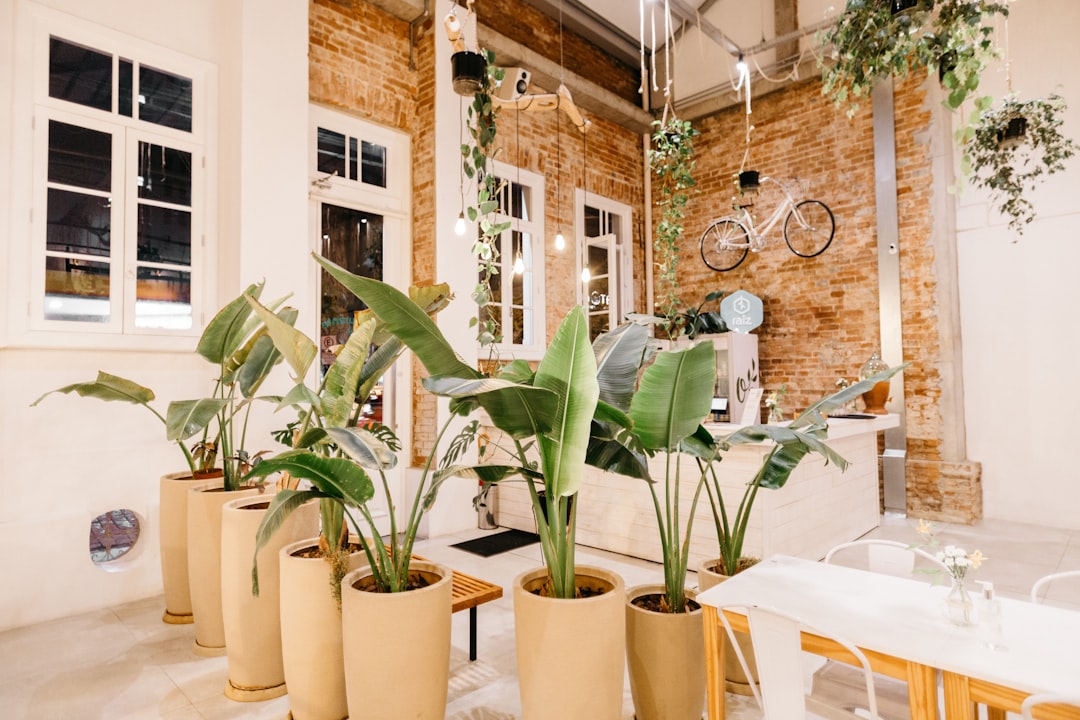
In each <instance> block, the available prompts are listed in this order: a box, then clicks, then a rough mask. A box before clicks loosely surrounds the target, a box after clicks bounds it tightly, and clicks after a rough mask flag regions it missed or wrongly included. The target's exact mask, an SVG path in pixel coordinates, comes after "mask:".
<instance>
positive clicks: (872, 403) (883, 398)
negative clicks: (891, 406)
mask: <svg viewBox="0 0 1080 720" xmlns="http://www.w3.org/2000/svg"><path fill="white" fill-rule="evenodd" d="M862 398H863V402H864V403H866V409H865V410H864V412H867V413H869V414H871V415H887V414H888V413H889V411H888V410H886V409H885V403H887V402H888V401H889V381H888V380H883V381H881V382H879V383H875V384H874V387H872V388H870V389H869V390H867V391H866V392H864V393H863V394H862Z"/></svg>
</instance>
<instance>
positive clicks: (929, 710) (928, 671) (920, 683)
mask: <svg viewBox="0 0 1080 720" xmlns="http://www.w3.org/2000/svg"><path fill="white" fill-rule="evenodd" d="M907 684H908V704H909V705H910V706H911V720H937V678H936V677H935V676H934V668H932V667H930V666H928V665H919V664H918V663H912V662H909V663H908V664H907Z"/></svg>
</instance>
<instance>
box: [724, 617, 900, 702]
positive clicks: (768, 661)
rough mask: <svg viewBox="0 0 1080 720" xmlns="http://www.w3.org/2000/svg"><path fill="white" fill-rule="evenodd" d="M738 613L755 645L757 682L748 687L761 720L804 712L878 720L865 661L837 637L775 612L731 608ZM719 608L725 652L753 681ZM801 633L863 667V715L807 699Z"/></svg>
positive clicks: (850, 645)
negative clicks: (831, 646)
mask: <svg viewBox="0 0 1080 720" xmlns="http://www.w3.org/2000/svg"><path fill="white" fill-rule="evenodd" d="M731 607H732V609H737V610H738V611H740V612H745V613H746V616H747V618H748V620H749V623H750V638H751V640H752V641H753V644H754V655H755V657H756V658H757V669H758V681H757V684H755V683H754V682H753V680H751V681H750V688H751V690H752V691H753V694H754V698H755V699H756V700H757V702H758V705H760V706H761V709H762V712H763V713H764V715H765V720H795V719H796V718H805V717H806V716H807V715H806V711H807V707H808V706H809V707H810V709H811V710H812V711H814V712H815V713H818V714H824V715H825V717H828V718H859V719H860V720H864V719H865V718H869V720H880V719H879V716H878V713H877V696H876V693H875V691H874V673H873V671H871V669H870V662H869V661H868V660H867V659H866V656H865V655H864V654H863V652H862V651H861V650H859V648H857V647H855V646H854V645H853V644H851V643H850V642H848V641H847V640H844V639H843V638H839V637H836V636H835V635H833V634H832V633H828V632H825V631H823V630H821V629H820V628H817V627H814V626H812V625H809V624H807V623H806V622H804V621H802V620H800V619H799V618H797V617H794V616H792V615H788V614H787V613H784V612H781V611H779V610H776V609H774V608H769V607H763V606H760V605H754V606H750V607H743V606H731ZM723 610H724V608H722V607H721V608H718V614H719V616H720V620H721V621H722V622H723V624H724V630H725V631H726V632H727V636H728V648H729V650H733V651H734V652H735V655H736V657H737V658H738V660H739V664H740V665H742V667H743V670H744V671H746V674H747V677H748V678H749V677H752V675H751V673H750V672H749V668H748V667H747V663H746V658H745V657H744V655H743V653H742V650H741V649H740V648H739V643H738V642H737V641H736V640H735V631H734V630H733V629H732V627H731V624H730V622H729V621H728V619H727V616H725V615H724V613H723ZM803 630H806V631H808V632H811V633H813V634H815V635H819V636H821V637H824V638H828V639H830V640H833V641H834V642H836V643H838V644H839V645H841V646H843V647H844V649H846V650H847V651H848V652H850V653H851V654H852V655H853V656H854V657H855V658H856V659H857V660H858V661H859V663H860V664H861V665H862V677H863V682H864V684H865V688H866V703H867V705H866V706H867V708H868V710H869V713H868V714H859V715H856V714H855V713H849V712H838V711H837V710H836V709H835V708H832V707H819V706H818V705H817V703H815V702H814V701H813V699H812V698H809V697H807V695H806V680H805V678H806V673H805V672H804V670H803V651H802V643H801V638H800V633H801V632H802V631H803Z"/></svg>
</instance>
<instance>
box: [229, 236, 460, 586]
mask: <svg viewBox="0 0 1080 720" xmlns="http://www.w3.org/2000/svg"><path fill="white" fill-rule="evenodd" d="M315 259H316V261H317V262H318V263H319V264H320V265H322V266H323V268H324V269H326V271H327V272H329V273H330V274H331V275H332V276H333V277H334V278H335V279H336V280H338V281H339V282H340V283H341V284H342V285H344V286H345V287H346V288H347V289H348V290H350V291H351V292H353V293H354V294H356V295H357V296H358V297H360V298H361V299H362V300H363V301H364V302H365V304H367V305H368V306H369V307H370V308H374V307H378V308H379V311H378V313H376V312H373V311H371V310H369V311H366V312H365V313H363V314H362V316H361V317H360V318H359V319H358V322H357V324H356V328H355V329H354V330H353V333H352V335H351V336H350V338H349V341H348V342H347V343H346V344H345V346H344V347H343V348H342V349H341V350H340V352H339V353H338V354H337V356H336V357H335V359H334V363H333V364H332V365H331V367H330V368H329V370H328V371H327V372H326V374H325V375H324V377H323V379H322V381H321V382H320V383H319V385H318V387H316V388H311V387H308V386H307V385H306V384H305V383H304V378H305V377H306V376H307V375H308V374H309V370H310V368H311V364H312V363H313V361H314V359H315V357H316V353H315V352H314V351H313V349H314V348H315V343H314V341H313V340H311V339H310V338H309V337H307V336H306V335H304V334H303V333H302V332H300V331H299V330H297V329H295V328H294V327H292V326H291V325H290V324H288V323H285V322H282V321H281V320H280V319H279V318H277V317H276V316H275V315H274V313H272V312H271V311H270V309H269V308H266V307H263V306H262V305H260V304H259V303H258V301H257V300H255V299H254V298H250V299H249V300H248V303H249V305H250V306H251V308H252V309H253V310H254V312H255V313H256V315H258V317H259V318H260V319H262V321H263V322H264V323H265V324H266V327H267V329H268V336H269V337H270V338H272V340H273V343H274V346H275V348H277V349H278V351H280V352H281V354H282V355H283V356H284V358H285V360H286V362H287V363H288V364H289V367H290V368H291V369H292V371H293V373H294V380H295V381H296V383H297V384H296V386H295V387H294V388H293V389H292V390H290V391H289V392H288V393H287V394H286V395H285V397H284V398H283V399H282V400H281V402H280V404H279V408H284V407H292V408H293V409H294V410H295V411H296V412H297V415H298V425H297V426H296V427H295V429H294V431H293V433H292V435H293V437H294V440H293V449H292V450H289V451H287V452H283V453H280V454H278V455H277V456H275V457H273V458H271V459H268V460H264V461H263V462H261V463H259V464H258V465H256V466H255V467H254V468H253V469H252V470H251V473H250V475H249V477H266V476H267V475H269V474H272V473H275V472H279V471H287V472H288V473H289V474H290V475H291V476H292V477H294V478H297V479H305V480H308V481H309V482H310V483H311V485H312V488H311V489H310V490H283V491H281V492H279V493H278V497H277V498H276V499H275V501H274V504H272V505H271V508H270V510H269V511H268V512H267V514H266V516H265V517H264V519H263V522H262V525H261V526H260V528H259V531H258V535H257V541H256V542H257V545H258V547H262V546H263V545H264V544H265V543H266V542H268V541H269V539H270V537H271V536H272V535H273V533H274V532H275V531H276V530H277V528H279V527H280V526H281V524H282V522H284V519H285V518H286V517H287V516H288V514H289V513H291V512H293V511H294V510H296V509H297V508H298V507H300V505H302V504H303V503H304V502H307V501H309V500H318V501H319V503H320V515H321V520H322V525H321V532H322V535H321V538H320V543H319V547H320V550H321V551H322V553H323V554H324V556H325V557H326V558H327V559H328V560H330V561H331V566H332V568H333V573H335V574H340V575H344V573H345V571H346V565H345V564H344V563H343V562H341V561H340V560H341V558H342V557H343V555H344V553H345V550H346V548H347V546H348V537H347V533H346V532H345V530H346V525H345V521H346V520H348V522H349V523H351V524H352V526H353V528H354V530H355V533H356V536H357V537H356V539H355V542H359V544H360V545H361V547H362V548H363V551H364V553H365V555H366V557H367V561H368V564H369V565H370V567H371V569H372V575H373V577H374V581H375V585H376V586H377V587H378V588H379V590H380V591H381V592H403V591H404V590H405V589H406V588H407V584H408V573H409V563H410V560H411V555H412V546H413V542H414V541H415V539H416V533H417V531H418V530H419V525H420V520H421V519H422V516H423V513H424V512H426V510H427V509H429V508H430V507H431V505H432V504H433V503H434V499H435V498H434V495H435V493H436V492H437V491H438V487H437V485H436V484H434V483H432V482H430V479H431V473H430V463H431V460H430V458H429V461H428V467H426V468H425V470H424V475H423V477H422V479H421V481H420V485H419V488H418V491H417V494H416V496H415V498H414V499H413V503H412V509H411V511H410V513H409V514H408V516H407V518H406V521H405V526H404V527H403V528H402V529H401V532H400V533H399V531H398V525H397V512H396V510H395V508H394V503H393V497H392V496H391V493H390V485H389V482H388V480H387V477H386V471H387V470H389V469H391V468H393V467H394V466H395V465H396V463H397V455H396V453H397V452H399V451H400V450H401V443H400V441H399V440H398V438H397V436H396V435H395V434H394V433H393V431H392V430H391V429H390V428H388V427H386V426H384V425H380V424H377V423H373V424H368V425H365V426H364V427H358V426H357V423H358V421H359V412H360V407H361V404H360V403H357V402H356V400H357V398H366V397H367V396H368V395H370V393H371V390H372V388H373V387H374V385H375V383H376V382H377V381H378V379H379V378H380V377H382V376H383V374H384V373H386V372H388V371H389V369H390V366H391V365H392V364H393V362H394V361H395V360H396V359H397V357H398V356H399V355H400V354H401V353H402V352H403V351H404V350H405V345H404V344H403V343H402V342H401V341H400V340H399V339H398V338H397V337H396V336H395V335H394V334H393V329H394V328H395V327H400V326H405V327H410V328H412V327H415V328H418V329H419V335H420V339H419V340H418V341H417V342H418V344H419V345H420V346H421V347H425V348H431V350H430V352H434V353H438V352H439V351H440V350H441V349H442V348H441V346H437V343H436V344H435V345H433V341H432V339H431V337H430V334H431V333H435V334H438V328H436V327H435V324H434V322H433V321H432V320H431V318H430V317H429V316H428V313H434V312H438V311H439V310H441V309H442V308H443V307H445V306H446V304H447V302H448V299H449V294H450V292H449V288H448V287H447V286H446V285H434V286H428V287H423V288H412V289H411V290H410V294H411V296H412V297H411V298H410V297H408V296H406V295H404V294H402V293H401V292H399V291H397V290H395V289H393V288H391V287H390V286H389V285H385V284H384V283H381V282H378V281H376V280H370V279H368V278H363V277H360V276H357V275H353V274H352V273H349V272H347V271H346V270H344V269H343V268H341V267H338V266H337V265H335V264H333V263H331V262H329V261H327V260H325V259H323V258H319V257H316V258H315ZM439 337H441V335H439ZM438 357H439V358H440V360H442V361H444V362H447V363H450V364H453V363H457V365H458V366H459V367H463V368H466V369H468V366H467V365H464V364H463V363H461V361H460V360H458V359H457V357H456V356H455V355H454V354H453V353H452V352H451V353H448V354H447V353H443V354H441V355H438ZM447 431H448V425H447V426H444V427H443V428H442V429H441V430H440V432H439V438H438V440H436V444H435V448H436V449H437V448H438V446H439V442H440V441H441V440H442V438H443V435H444V434H445V433H446V432H447ZM467 442H468V438H466V439H463V440H460V441H458V442H456V443H455V444H454V445H453V447H454V448H455V450H454V451H455V452H457V453H460V452H463V451H464V450H463V448H462V445H463V444H467ZM434 452H435V450H433V451H432V453H434ZM376 488H378V491H379V492H381V493H382V498H383V500H384V502H385V504H386V507H387V509H388V510H389V516H390V532H389V533H388V535H386V536H385V537H383V536H382V535H381V534H380V533H379V529H378V526H377V524H376V521H375V519H374V517H373V516H372V514H371V512H370V510H369V509H368V506H367V503H368V501H369V500H371V499H372V498H373V497H374V496H375V493H376ZM422 496H424V497H422ZM357 515H359V516H360V517H362V518H363V521H364V522H363V526H361V524H360V522H359V520H358V519H357ZM334 579H336V581H337V583H340V580H341V577H340V576H336V577H335V578H334ZM337 583H335V582H332V583H331V586H332V587H337ZM252 589H253V591H254V592H256V593H258V567H257V566H255V567H253V569H252ZM335 596H337V593H335Z"/></svg>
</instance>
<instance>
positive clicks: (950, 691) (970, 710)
mask: <svg viewBox="0 0 1080 720" xmlns="http://www.w3.org/2000/svg"><path fill="white" fill-rule="evenodd" d="M941 679H942V683H941V684H942V685H943V686H944V688H945V718H946V720H975V704H974V703H973V702H972V701H971V688H970V687H968V679H967V678H966V677H965V676H963V675H957V674H956V673H951V672H942V674H941Z"/></svg>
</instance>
